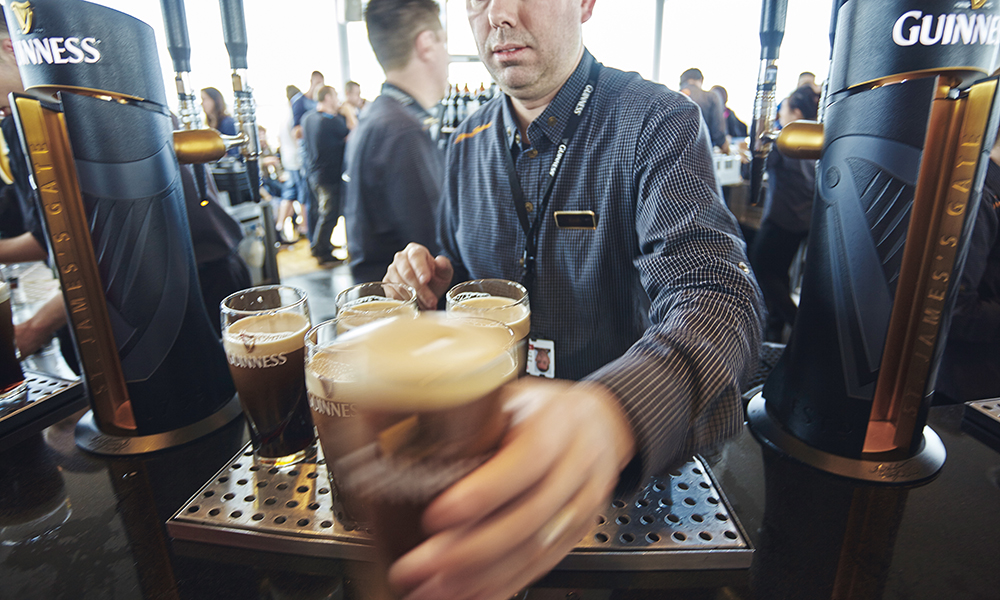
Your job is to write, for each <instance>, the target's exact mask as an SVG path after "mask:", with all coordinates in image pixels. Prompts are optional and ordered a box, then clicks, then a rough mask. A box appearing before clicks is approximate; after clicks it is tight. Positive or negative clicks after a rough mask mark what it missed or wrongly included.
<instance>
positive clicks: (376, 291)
mask: <svg viewBox="0 0 1000 600" xmlns="http://www.w3.org/2000/svg"><path fill="white" fill-rule="evenodd" d="M399 315H403V316H411V317H415V316H416V315H417V292H416V291H415V290H414V289H413V288H412V287H410V286H408V285H406V284H402V283H383V282H381V281H372V282H369V283H359V284H358V285H355V286H352V287H349V288H347V289H346V290H344V291H342V292H340V293H339V294H337V316H338V317H341V323H340V326H341V327H342V328H344V329H345V330H346V329H351V328H353V327H357V326H359V325H364V324H365V323H369V322H371V321H375V320H377V319H383V318H385V317H394V316H399Z"/></svg>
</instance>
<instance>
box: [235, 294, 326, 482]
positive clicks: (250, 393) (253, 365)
mask: <svg viewBox="0 0 1000 600" xmlns="http://www.w3.org/2000/svg"><path fill="white" fill-rule="evenodd" d="M221 310H222V341H223V346H224V347H225V350H226V358H227V360H228V361H229V372H230V373H231V374H232V376H233V383H235V384H236V391H237V393H238V394H239V397H240V404H241V405H242V406H243V414H244V415H245V416H246V418H247V424H248V425H249V426H250V440H251V442H252V443H253V448H254V455H255V456H256V458H257V460H258V462H260V463H261V464H265V465H274V466H282V465H289V464H293V463H296V462H299V461H301V460H303V459H305V458H308V457H309V456H311V455H312V454H313V453H314V452H315V446H314V445H313V441H314V440H315V433H314V430H313V423H312V418H311V417H310V414H309V404H308V402H307V400H306V384H305V371H304V364H305V348H304V340H305V335H306V332H307V331H308V330H309V304H308V302H307V301H306V293H305V292H304V291H302V290H300V289H298V288H293V287H287V286H262V287H255V288H250V289H247V290H243V291H240V292H236V293H235V294H233V295H231V296H229V297H227V298H226V299H225V300H223V301H222V307H221Z"/></svg>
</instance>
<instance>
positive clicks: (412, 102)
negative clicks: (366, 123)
mask: <svg viewBox="0 0 1000 600" xmlns="http://www.w3.org/2000/svg"><path fill="white" fill-rule="evenodd" d="M381 94H382V95H383V96H388V97H390V98H392V99H393V100H395V101H396V102H399V103H400V104H402V105H403V107H404V108H406V110H407V111H409V112H410V113H411V114H412V115H413V116H414V117H416V119H417V121H419V122H420V123H421V124H423V126H424V129H425V130H426V129H428V128H430V126H431V125H433V124H434V123H435V122H437V119H436V118H435V117H434V115H432V114H431V113H429V112H427V111H426V110H424V107H422V106H420V103H419V102H417V100H416V98H414V97H413V96H411V95H410V94H409V93H407V92H406V91H404V90H402V89H400V88H398V87H396V86H394V85H392V84H391V83H389V82H388V81H387V82H385V83H383V84H382V92H381Z"/></svg>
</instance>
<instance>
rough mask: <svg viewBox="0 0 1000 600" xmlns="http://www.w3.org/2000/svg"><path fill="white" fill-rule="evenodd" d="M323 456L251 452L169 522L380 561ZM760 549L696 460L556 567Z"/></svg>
mask: <svg viewBox="0 0 1000 600" xmlns="http://www.w3.org/2000/svg"><path fill="white" fill-rule="evenodd" d="M332 501H333V499H332V491H331V486H330V483H329V481H328V479H327V470H326V464H325V461H324V460H323V458H322V454H321V453H318V454H317V456H316V458H314V459H312V460H311V461H310V462H305V463H300V464H298V465H292V466H289V467H282V468H267V467H263V466H259V465H257V464H255V463H254V459H253V453H252V452H251V451H250V448H249V446H247V447H246V448H244V450H243V452H241V453H240V454H238V455H237V456H236V457H235V458H233V460H232V461H231V462H230V463H229V464H228V465H226V466H225V467H223V468H222V469H221V470H220V471H219V472H218V473H216V475H215V476H214V477H213V478H212V479H211V480H210V481H209V482H208V483H206V484H205V485H204V487H202V488H201V489H200V490H198V492H197V493H196V494H195V495H194V496H192V497H191V499H190V500H188V502H186V503H185V504H184V506H182V507H181V508H180V509H179V510H178V511H177V512H176V513H175V514H174V515H173V516H172V517H171V518H170V519H169V520H168V521H167V531H168V532H169V533H170V535H171V536H173V537H174V538H177V539H180V540H186V541H193V542H204V543H212V544H221V545H225V546H235V547H240V548H248V549H253V550H264V551H269V552H282V553H290V554H301V555H308V556H317V557H327V558H336V559H350V560H361V561H371V560H374V559H375V553H374V550H373V547H372V538H371V532H370V531H367V530H363V529H355V528H354V527H352V526H351V525H350V524H347V525H345V524H344V523H341V522H339V521H338V520H337V519H336V518H335V517H334V514H333V505H332ZM752 554H753V548H752V546H751V545H750V543H749V541H748V538H747V536H746V535H745V532H744V531H743V528H742V526H741V525H740V523H739V520H738V519H737V518H736V515H735V514H734V513H733V511H732V509H731V508H730V506H729V503H728V501H727V500H726V498H725V496H724V495H723V494H722V490H721V489H720V488H719V487H718V486H717V485H716V483H715V481H714V480H713V479H712V476H711V472H710V471H709V469H708V468H707V467H706V466H705V464H704V463H703V462H702V461H701V460H700V459H699V458H697V457H695V458H692V459H691V460H690V461H689V462H687V463H686V464H684V465H683V466H681V467H680V468H679V469H677V470H676V471H673V472H672V473H670V474H669V475H668V476H665V477H661V478H656V479H653V480H651V481H650V482H649V483H648V485H647V486H646V487H645V488H644V489H643V490H641V491H640V492H638V493H637V494H635V495H634V496H633V497H631V498H628V499H618V500H615V501H614V502H613V503H612V504H611V505H610V506H608V507H607V510H606V511H605V512H604V513H603V514H602V515H601V516H600V517H599V518H598V522H597V523H596V524H595V526H594V529H593V530H592V531H591V532H590V533H589V534H588V535H587V536H586V537H585V538H584V539H583V540H582V541H581V542H580V544H579V545H578V546H577V547H576V549H574V550H573V552H572V553H570V554H569V556H567V557H566V558H565V559H564V560H563V562H562V563H560V564H559V566H557V567H556V569H557V570H606V571H650V570H712V569H744V568H747V567H749V566H750V560H751V557H752Z"/></svg>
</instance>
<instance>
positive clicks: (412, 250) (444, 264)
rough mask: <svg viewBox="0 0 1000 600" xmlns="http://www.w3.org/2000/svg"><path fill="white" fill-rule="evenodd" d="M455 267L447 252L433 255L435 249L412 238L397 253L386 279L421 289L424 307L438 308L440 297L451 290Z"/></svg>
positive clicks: (419, 296) (419, 294)
mask: <svg viewBox="0 0 1000 600" xmlns="http://www.w3.org/2000/svg"><path fill="white" fill-rule="evenodd" d="M454 274H455V270H454V269H453V268H452V266H451V261H450V260H448V259H447V258H446V257H444V256H438V257H437V258H435V257H433V256H431V251H430V250H428V249H427V248H426V247H424V246H421V245H420V244H414V243H413V242H410V243H409V244H407V245H406V248H403V249H402V250H401V251H399V252H397V253H396V256H394V257H393V259H392V264H391V265H389V270H388V271H386V274H385V277H384V278H382V281H384V282H386V283H405V284H406V285H408V286H410V287H412V288H413V289H415V290H417V303H418V304H419V305H420V308H422V309H424V310H434V309H435V308H437V304H438V299H440V298H441V296H443V295H444V293H445V292H447V291H448V286H450V285H451V277H452V275H454Z"/></svg>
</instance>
